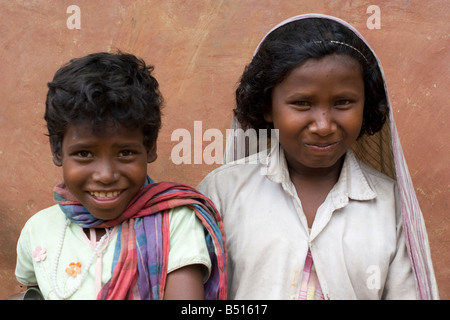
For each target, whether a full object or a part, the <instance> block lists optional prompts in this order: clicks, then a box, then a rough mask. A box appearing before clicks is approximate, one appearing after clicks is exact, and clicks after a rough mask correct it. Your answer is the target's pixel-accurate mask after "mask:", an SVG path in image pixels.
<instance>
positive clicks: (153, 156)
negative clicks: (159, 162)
mask: <svg viewBox="0 0 450 320" xmlns="http://www.w3.org/2000/svg"><path fill="white" fill-rule="evenodd" d="M157 157H158V155H157V153H156V141H155V142H154V143H153V146H152V147H151V148H150V149H149V150H148V151H147V163H152V162H153V161H155V160H156V158H157Z"/></svg>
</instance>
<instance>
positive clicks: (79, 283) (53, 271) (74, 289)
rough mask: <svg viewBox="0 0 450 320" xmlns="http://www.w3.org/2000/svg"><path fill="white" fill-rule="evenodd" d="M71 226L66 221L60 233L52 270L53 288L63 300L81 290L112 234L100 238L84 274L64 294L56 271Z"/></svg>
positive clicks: (68, 221) (107, 233)
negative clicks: (97, 256)
mask: <svg viewBox="0 0 450 320" xmlns="http://www.w3.org/2000/svg"><path fill="white" fill-rule="evenodd" d="M69 224H70V220H66V222H65V224H64V226H63V228H62V230H61V233H60V236H59V243H58V248H57V250H56V256H55V262H54V263H53V270H52V286H53V289H54V290H55V293H56V294H57V295H58V297H60V298H61V299H68V298H70V297H71V296H72V295H73V294H74V293H75V291H77V290H78V289H79V288H80V286H81V283H82V282H83V280H84V278H85V277H86V275H87V272H88V270H89V268H90V267H91V265H92V262H93V261H94V257H95V256H96V255H97V252H98V250H99V249H100V248H101V246H102V245H103V242H104V241H105V240H106V238H107V237H108V236H109V234H110V232H109V231H108V230H107V231H106V234H104V235H103V236H102V237H101V238H100V241H99V242H98V243H97V245H96V246H95V249H94V251H93V252H92V254H91V256H90V258H89V261H88V264H87V265H86V266H85V267H84V269H83V272H82V273H81V275H80V277H79V278H78V277H77V278H78V279H77V280H76V282H75V285H74V286H73V287H72V288H71V289H70V290H69V291H68V292H64V293H63V292H61V290H60V289H59V287H58V283H57V281H56V271H57V269H58V264H59V256H60V255H61V250H62V246H63V243H64V236H65V234H66V230H67V227H68V226H69Z"/></svg>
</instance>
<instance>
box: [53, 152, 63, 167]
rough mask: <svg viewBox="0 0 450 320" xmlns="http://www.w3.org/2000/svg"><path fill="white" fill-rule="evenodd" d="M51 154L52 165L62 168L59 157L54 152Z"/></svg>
mask: <svg viewBox="0 0 450 320" xmlns="http://www.w3.org/2000/svg"><path fill="white" fill-rule="evenodd" d="M52 153H53V163H54V164H55V165H56V166H58V167H61V166H62V157H61V155H60V154H57V153H54V152H52Z"/></svg>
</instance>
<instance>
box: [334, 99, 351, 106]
mask: <svg viewBox="0 0 450 320" xmlns="http://www.w3.org/2000/svg"><path fill="white" fill-rule="evenodd" d="M351 103H352V102H351V101H350V100H339V101H337V102H336V105H337V106H346V105H349V104H351Z"/></svg>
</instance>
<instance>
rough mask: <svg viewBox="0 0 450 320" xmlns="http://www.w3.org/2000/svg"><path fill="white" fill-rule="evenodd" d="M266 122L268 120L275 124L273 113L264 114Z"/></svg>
mask: <svg viewBox="0 0 450 320" xmlns="http://www.w3.org/2000/svg"><path fill="white" fill-rule="evenodd" d="M264 120H266V121H267V122H269V123H272V122H273V119H272V112H270V111H269V112H266V113H264Z"/></svg>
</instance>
